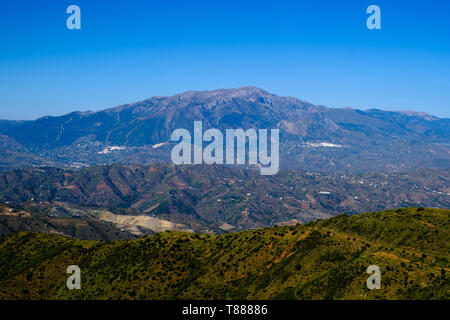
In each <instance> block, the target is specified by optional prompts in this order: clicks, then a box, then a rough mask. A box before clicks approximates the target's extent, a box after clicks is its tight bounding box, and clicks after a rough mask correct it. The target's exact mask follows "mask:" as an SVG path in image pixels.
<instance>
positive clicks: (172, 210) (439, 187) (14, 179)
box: [0, 164, 450, 234]
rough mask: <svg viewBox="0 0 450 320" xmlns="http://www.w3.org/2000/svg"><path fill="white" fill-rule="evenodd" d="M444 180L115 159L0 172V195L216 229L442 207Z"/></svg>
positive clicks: (32, 205)
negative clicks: (76, 167) (262, 171)
mask: <svg viewBox="0 0 450 320" xmlns="http://www.w3.org/2000/svg"><path fill="white" fill-rule="evenodd" d="M449 185H450V176H449V170H418V171H413V172H405V173H391V174H375V173H373V174H362V175H339V174H334V175H331V174H320V173H308V172H304V171H300V170H290V171H287V170H286V171H285V170H282V171H280V172H279V173H278V174H277V175H275V176H261V175H260V174H259V172H257V171H255V170H236V169H233V168H229V167H224V166H211V165H196V166H174V165H167V164H155V165H150V166H139V165H123V164H114V165H110V166H96V167H90V168H85V169H82V170H78V171H73V170H72V171H69V170H66V171H65V170H62V169H57V168H27V169H22V170H14V171H9V172H3V173H0V201H3V202H9V203H14V204H15V205H17V206H19V207H20V208H22V209H24V210H26V211H28V212H31V213H33V214H38V215H40V216H46V217H51V218H55V217H61V218H72V217H74V216H75V217H87V218H89V219H97V220H103V221H105V220H106V221H109V222H113V223H116V224H117V225H120V226H119V228H125V229H127V230H129V231H131V232H132V233H135V234H139V230H136V227H139V228H140V230H141V231H142V232H141V233H142V234H150V233H152V232H159V231H161V230H183V231H187V230H188V229H192V230H194V231H197V232H202V233H211V232H214V233H219V232H224V231H239V230H242V229H249V228H261V227H268V226H273V225H275V224H292V223H296V222H307V221H310V220H314V219H318V218H327V217H331V216H335V215H338V214H341V213H351V214H353V213H362V212H367V211H379V210H385V209H392V208H398V207H406V206H416V207H419V206H422V207H436V208H444V209H448V208H450V189H449ZM114 214H115V215H114ZM127 216H133V217H134V218H133V219H134V220H133V219H131V218H130V217H127ZM170 223H172V225H171V224H170ZM173 224H178V225H173ZM162 225H167V226H168V227H167V228H165V227H158V226H162ZM145 230H147V231H145ZM29 231H32V230H29Z"/></svg>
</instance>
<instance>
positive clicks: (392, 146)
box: [0, 87, 450, 173]
mask: <svg viewBox="0 0 450 320" xmlns="http://www.w3.org/2000/svg"><path fill="white" fill-rule="evenodd" d="M196 120H201V121H202V122H203V126H204V130H206V129H208V128H217V129H219V130H221V131H222V132H224V130H225V129H227V128H242V129H248V128H255V129H274V128H279V129H280V163H281V166H282V167H283V168H294V169H296V168H300V169H304V170H307V171H321V172H331V173H336V172H338V173H355V172H357V173H359V172H373V171H383V172H395V171H407V170H413V169H417V168H426V167H428V168H445V169H448V168H450V119H440V118H437V117H434V116H430V115H427V114H422V113H416V112H410V111H407V112H387V111H381V110H377V109H371V110H366V111H362V110H356V109H350V108H345V109H333V108H327V107H324V106H316V105H313V104H311V103H308V102H305V101H302V100H299V99H296V98H292V97H280V96H277V95H274V94H271V93H269V92H266V91H264V90H262V89H259V88H255V87H243V88H237V89H223V90H214V91H189V92H185V93H182V94H178V95H175V96H171V97H153V98H150V99H147V100H144V101H140V102H136V103H131V104H126V105H122V106H118V107H115V108H111V109H106V110H103V111H99V112H73V113H70V114H67V115H63V116H59V117H43V118H40V119H37V120H35V121H5V120H4V121H0V146H1V148H2V149H3V151H4V152H2V153H1V154H0V169H11V168H17V167H23V166H30V165H33V166H42V165H51V166H59V167H83V166H88V165H96V164H111V163H113V162H121V163H139V164H147V163H154V162H169V161H170V150H171V146H172V145H173V144H171V143H168V141H169V137H170V134H171V133H172V132H173V130H175V129H177V128H185V129H188V130H190V131H191V132H192V130H193V124H194V121H196Z"/></svg>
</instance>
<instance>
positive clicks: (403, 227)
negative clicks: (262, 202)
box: [0, 208, 450, 299]
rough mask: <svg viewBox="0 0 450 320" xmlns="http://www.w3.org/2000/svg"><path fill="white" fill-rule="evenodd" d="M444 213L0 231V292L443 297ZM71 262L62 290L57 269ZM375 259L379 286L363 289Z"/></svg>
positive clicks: (1, 295) (0, 295) (4, 295)
mask: <svg viewBox="0 0 450 320" xmlns="http://www.w3.org/2000/svg"><path fill="white" fill-rule="evenodd" d="M449 215H450V210H439V209H424V208H404V209H398V210H392V211H385V212H373V213H367V214H361V215H354V216H347V215H341V216H338V217H334V218H330V219H326V220H319V221H316V222H313V223H308V224H305V225H295V226H285V227H273V228H267V229H260V230H251V231H245V232H239V233H233V234H227V235H219V236H210V235H206V234H192V233H180V232H164V233H160V234H157V235H153V236H149V237H145V238H141V239H137V240H124V241H113V242H99V241H83V240H76V239H71V238H67V237H64V236H60V235H43V234H36V233H29V232H21V233H16V234H11V235H7V236H2V237H0V299H449V298H450V296H449V292H450V291H449V290H448V289H449V285H450V281H449V280H450V279H449V275H448V273H449V271H450V269H448V257H449V253H450V246H449V242H448V239H449V236H450V235H449V232H450V229H449V223H448V222H449V218H450V217H449ZM69 265H78V266H79V267H80V269H81V290H68V289H67V288H66V280H67V278H68V277H69V275H68V274H66V269H67V267H68V266H69ZM371 265H377V266H379V268H380V271H381V288H380V289H378V290H377V289H374V290H368V289H367V287H366V280H367V278H368V277H369V275H368V274H367V273H366V270H367V268H368V267H369V266H371Z"/></svg>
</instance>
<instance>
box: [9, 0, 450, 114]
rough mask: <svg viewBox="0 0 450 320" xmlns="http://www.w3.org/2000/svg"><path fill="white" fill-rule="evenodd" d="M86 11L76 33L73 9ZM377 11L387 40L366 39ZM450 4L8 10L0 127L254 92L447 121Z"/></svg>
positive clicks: (195, 3) (162, 0)
mask: <svg viewBox="0 0 450 320" xmlns="http://www.w3.org/2000/svg"><path fill="white" fill-rule="evenodd" d="M70 4H77V5H79V6H80V8H81V15H82V17H81V18H82V22H81V24H82V28H81V30H68V29H67V28H66V18H67V16H68V15H67V14H66V8H67V6H68V5H70ZM370 4H377V5H379V6H380V8H381V16H382V17H381V18H382V22H381V23H382V29H381V30H368V29H367V28H366V19H367V17H368V15H367V14H366V8H367V7H368V6H369V5H370ZM449 17H450V1H448V0H442V1H432V0H430V1H426V0H423V1H412V0H408V1H406V0H405V1H402V0H395V1H393V0H389V1H380V0H370V1H364V0H360V1H350V0H345V1H344V0H341V1H336V0H333V1H331V0H330V1H324V0H315V1H312V0H311V1H300V0H297V1H285V0H276V1H275V0H274V1H264V0H255V1H253V0H251V1H250V0H222V1H215V0H208V1H200V0H189V1H176V0H172V1H170V0H158V1H155V0H154V1H143V0H139V1H138V0H127V1H125V0H114V1H111V0H109V1H106V0H104V1H103V0H102V1H100V0H71V1H64V0H54V1H50V0H43V1H25V0H3V1H1V3H0V119H34V118H37V117H40V116H44V115H60V114H65V113H68V112H71V111H75V110H81V111H83V110H93V111H96V110H100V109H103V108H107V107H112V106H116V105H119V104H123V103H129V102H133V101H138V100H142V99H146V98H149V97H151V96H154V95H172V94H176V93H179V92H183V91H187V90H204V89H216V88H232V87H239V86H246V85H253V86H258V87H261V88H263V89H266V90H268V91H270V92H273V93H276V94H279V95H288V96H295V97H298V98H301V99H304V100H307V101H310V102H312V103H315V104H323V105H327V106H330V107H343V106H351V107H355V108H361V109H368V108H379V109H385V110H405V109H409V110H416V111H425V112H428V113H431V114H435V115H438V116H441V117H450V18H449Z"/></svg>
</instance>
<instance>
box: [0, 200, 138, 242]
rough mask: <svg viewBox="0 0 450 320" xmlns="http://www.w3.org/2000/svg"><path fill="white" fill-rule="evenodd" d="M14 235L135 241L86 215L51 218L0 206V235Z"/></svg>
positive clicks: (107, 224) (114, 227)
mask: <svg viewBox="0 0 450 320" xmlns="http://www.w3.org/2000/svg"><path fill="white" fill-rule="evenodd" d="M18 231H31V232H39V233H48V234H60V235H65V236H69V237H74V238H78V239H85V240H106V241H108V240H120V239H132V238H135V236H134V235H133V234H131V233H129V232H128V231H126V230H123V229H122V230H120V229H119V228H118V227H116V226H115V225H114V224H112V223H107V222H105V221H102V220H98V219H95V218H92V217H89V216H87V215H81V216H80V215H73V216H71V217H70V216H69V217H51V216H48V215H42V214H36V213H30V212H28V211H25V210H23V209H21V208H20V207H17V206H15V207H12V206H10V205H8V204H6V203H1V202H0V235H5V234H10V233H14V232H18Z"/></svg>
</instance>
